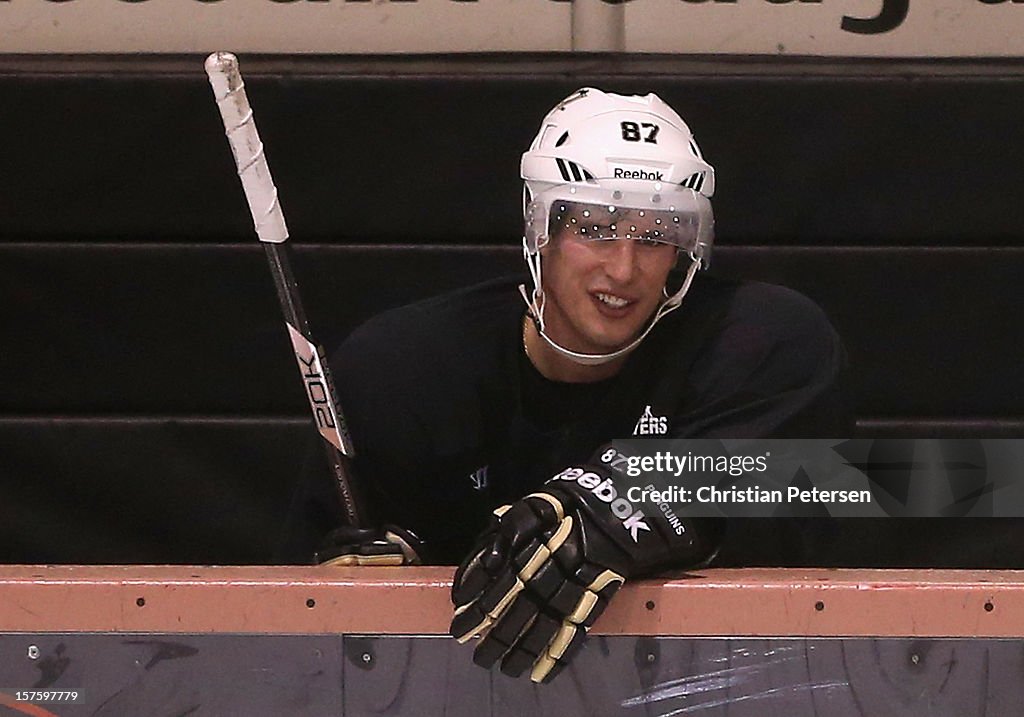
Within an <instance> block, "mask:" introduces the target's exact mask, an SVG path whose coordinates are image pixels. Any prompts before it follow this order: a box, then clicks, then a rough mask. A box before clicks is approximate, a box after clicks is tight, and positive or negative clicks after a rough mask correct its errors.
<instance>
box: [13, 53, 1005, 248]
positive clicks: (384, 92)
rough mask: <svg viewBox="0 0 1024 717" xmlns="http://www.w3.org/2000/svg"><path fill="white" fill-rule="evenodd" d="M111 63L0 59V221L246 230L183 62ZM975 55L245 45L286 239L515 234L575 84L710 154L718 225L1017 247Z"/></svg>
mask: <svg viewBox="0 0 1024 717" xmlns="http://www.w3.org/2000/svg"><path fill="white" fill-rule="evenodd" d="M121 63H122V64H118V60H116V59H115V60H111V61H108V62H107V63H106V65H104V66H99V65H97V64H96V63H94V64H93V65H92V66H89V67H86V66H84V65H81V63H79V65H78V66H76V65H75V64H73V63H68V64H66V65H62V66H60V67H59V68H58V70H57V71H49V72H43V71H40V70H38V69H36V67H35V66H34V65H33V64H32V61H31V59H28V60H22V61H21V62H8V63H7V64H8V65H10V66H11V67H10V68H9V69H8V71H7V72H6V73H0V96H2V97H3V98H4V102H3V107H2V109H0V113H2V114H0V119H2V125H3V127H4V133H3V137H2V138H0V156H3V157H4V173H5V176H6V177H7V178H8V181H7V183H6V184H5V187H4V190H5V191H4V194H5V197H4V199H5V209H4V212H2V213H0V235H8V236H9V235H24V236H62V235H63V236H67V235H74V236H88V237H102V238H108V237H120V238H136V237H142V236H149V237H162V238H181V237H188V238H191V239H193V240H199V241H211V242H216V241H222V240H223V239H224V238H226V237H231V238H236V239H237V238H241V237H244V236H246V235H247V234H248V232H249V231H250V226H251V225H250V221H249V219H248V216H247V213H246V208H245V204H244V201H243V200H242V196H241V190H240V187H239V184H238V180H237V178H236V177H235V174H234V166H233V164H232V160H231V157H230V153H229V151H228V147H227V143H226V142H225V140H224V137H223V130H222V127H221V121H220V118H219V116H218V114H217V111H216V108H215V106H214V104H213V101H212V99H211V92H210V89H209V86H208V84H207V81H206V77H205V75H204V73H203V72H202V58H201V57H199V56H197V57H195V58H186V59H183V60H181V61H177V62H170V61H168V62H165V63H163V64H162V65H161V64H155V65H154V66H153V67H151V68H149V69H148V70H147V71H146V72H145V73H139V72H137V71H131V72H125V70H126V69H131V70H134V68H136V67H138V60H137V59H135V58H124V59H123V60H122V61H121ZM978 64H979V63H975V64H974V65H972V64H971V63H970V62H969V61H965V62H961V63H958V64H957V63H941V62H934V63H930V64H929V63H927V62H917V63H913V62H910V61H907V62H903V63H901V64H900V65H899V66H893V65H892V63H889V64H886V63H878V62H874V63H872V62H870V61H859V62H858V61H852V62H849V63H846V64H845V65H839V66H838V67H837V66H836V64H835V63H834V61H830V64H828V65H818V66H816V65H815V64H814V63H809V62H799V61H796V62H794V61H787V60H776V61H772V60H770V59H768V60H765V59H762V60H757V59H751V60H747V61H746V62H744V61H742V60H736V59H732V60H722V59H719V58H710V59H707V60H705V61H694V60H687V59H686V58H683V59H681V60H677V61H675V62H673V61H672V60H666V59H665V58H657V57H654V58H650V60H649V61H648V62H643V61H633V62H631V63H628V65H627V62H620V63H618V64H616V63H614V62H610V63H600V62H594V61H593V60H591V59H590V58H585V57H577V58H573V57H561V58H557V59H555V60H553V61H552V60H550V59H548V60H547V61H546V64H545V65H544V70H545V71H538V70H539V68H540V65H539V64H538V63H537V62H536V60H535V59H534V58H529V57H524V58H520V59H518V60H511V61H509V62H506V63H503V64H502V63H491V64H490V65H488V64H486V63H482V62H481V61H480V59H479V58H475V57H465V58H458V57H451V58H446V59H442V60H440V61H438V62H435V63H434V66H433V68H432V69H430V70H426V71H421V72H413V73H409V72H407V71H406V70H405V69H404V68H407V66H408V61H406V60H403V59H402V58H370V59H358V60H351V59H345V58H340V59H337V60H334V61H333V62H328V63H327V65H326V67H325V61H324V60H323V59H322V58H321V59H310V60H307V61H305V62H304V61H303V60H302V59H301V58H290V61H289V62H288V63H287V64H286V65H282V64H280V63H279V64H278V66H277V67H273V68H267V66H266V65H265V64H261V63H259V62H250V61H249V59H248V58H244V57H243V70H244V71H245V72H246V78H247V81H246V85H247V87H248V92H249V95H250V99H251V101H252V104H253V107H254V109H255V111H256V114H257V119H258V122H259V127H260V131H261V134H262V136H263V139H264V142H265V143H266V146H267V152H268V157H269V159H270V163H271V167H272V169H273V172H274V175H275V177H276V179H277V182H278V185H279V186H280V191H281V197H282V200H283V202H284V206H285V210H286V215H287V217H288V223H289V225H290V227H291V228H292V231H293V233H294V234H295V235H296V236H300V237H307V238H315V239H318V240H332V241H333V240H351V239H352V238H359V240H366V239H369V240H371V241H396V240H398V241H401V240H404V239H405V238H407V237H410V235H414V236H415V238H417V239H425V240H430V241H447V242H481V241H483V242H493V243H500V242H501V241H503V237H507V236H514V235H516V234H517V233H518V232H519V231H520V226H519V225H520V215H519V211H520V208H521V207H520V204H519V196H520V189H519V182H518V162H519V154H520V153H521V152H522V151H523V150H524V149H525V148H526V146H527V145H528V144H529V141H530V139H531V138H532V137H533V135H534V134H535V132H536V131H537V128H538V126H539V124H540V120H541V118H542V117H543V115H544V113H545V112H546V111H547V110H548V109H549V108H550V107H552V106H553V105H554V104H555V103H556V102H557V101H558V100H560V99H561V98H563V97H565V96H566V95H567V94H568V93H569V92H570V91H572V90H574V89H576V88H577V87H580V86H582V85H592V86H596V87H601V88H604V89H608V90H612V91H618V92H625V93H634V92H640V93H645V92H650V91H654V92H657V93H659V94H660V95H661V96H662V97H663V98H664V99H665V100H667V101H668V102H669V103H670V104H672V105H673V106H674V107H676V108H677V109H678V111H679V112H680V114H682V116H683V117H684V118H685V119H686V120H687V122H689V123H690V125H691V126H692V127H693V129H694V131H695V133H696V136H697V138H698V141H699V142H700V145H701V148H702V150H703V152H704V154H705V156H706V157H707V159H708V160H709V161H710V162H711V163H712V164H713V165H714V166H715V168H716V170H717V176H718V180H719V182H718V194H717V196H716V200H715V209H716V214H717V216H718V220H719V227H720V229H721V231H722V233H723V234H725V235H727V236H730V237H733V238H735V239H737V240H739V241H742V242H743V243H748V244H749V243H772V242H774V241H776V240H779V239H782V240H784V241H786V242H795V243H799V244H805V245H830V244H834V243H837V242H841V243H871V244H873V243H886V244H888V243H893V242H898V243H905V242H956V243H972V244H979V243H990V242H992V241H1002V242H1008V241H1015V240H1016V238H1018V237H1020V236H1022V235H1024V214H1022V213H1021V212H1018V211H1015V210H1016V205H1015V196H1016V192H1015V191H1014V188H1015V187H1018V186H1020V183H1021V174H1020V167H1021V166H1024V146H1022V145H1021V143H1020V142H1017V141H1016V137H1017V135H1018V133H1019V128H1020V127H1021V126H1022V125H1024V106H1022V105H1021V103H1019V102H1017V101H1016V98H1018V97H1020V96H1021V95H1022V94H1024V71H1022V70H1021V67H1020V64H1019V63H1014V62H1004V63H1003V64H996V63H988V64H986V65H981V66H978ZM624 68H626V69H624ZM368 76H369V77H368Z"/></svg>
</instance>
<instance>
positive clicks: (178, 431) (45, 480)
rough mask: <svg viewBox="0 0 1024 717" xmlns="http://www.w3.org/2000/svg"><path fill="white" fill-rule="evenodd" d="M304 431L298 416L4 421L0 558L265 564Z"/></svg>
mask: <svg viewBox="0 0 1024 717" xmlns="http://www.w3.org/2000/svg"><path fill="white" fill-rule="evenodd" d="M310 431H311V428H310V427H309V426H308V425H307V424H306V422H305V421H288V422H281V421H276V422H269V421H253V420H243V419H238V420H234V421H201V422H195V421H185V422H180V421H176V420H174V419H170V418H168V419H163V420H153V421H140V420H132V421H126V420H116V419H95V420H90V421H84V420H71V419H61V418H52V419H48V420H45V421H44V420H39V421H21V422H15V421H10V420H5V421H0V445H2V446H3V450H2V467H3V470H2V473H0V492H2V494H3V500H2V501H0V563H29V564H31V563H144V564H159V563H184V564H228V565H230V564H246V563H251V564H260V563H266V562H269V561H270V560H271V556H272V554H273V548H274V545H275V543H276V542H277V540H278V537H279V535H280V533H281V531H282V529H283V527H284V516H285V514H286V512H287V509H288V503H289V500H290V499H291V495H292V492H293V487H292V480H293V477H294V476H295V475H297V474H298V473H299V471H300V470H301V468H302V463H303V461H304V460H305V457H306V454H307V448H308V446H307V444H308V439H307V438H308V436H309V433H310ZM315 457H316V458H317V459H319V458H320V455H319V454H315ZM310 557H311V558H312V556H310Z"/></svg>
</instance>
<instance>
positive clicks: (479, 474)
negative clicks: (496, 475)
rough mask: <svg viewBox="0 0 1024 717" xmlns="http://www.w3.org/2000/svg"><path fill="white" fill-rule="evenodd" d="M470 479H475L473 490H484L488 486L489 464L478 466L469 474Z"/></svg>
mask: <svg viewBox="0 0 1024 717" xmlns="http://www.w3.org/2000/svg"><path fill="white" fill-rule="evenodd" d="M469 479H470V480H471V481H473V490H483V489H484V488H486V487H487V466H482V467H480V468H477V469H476V470H475V471H473V472H472V473H470V474H469Z"/></svg>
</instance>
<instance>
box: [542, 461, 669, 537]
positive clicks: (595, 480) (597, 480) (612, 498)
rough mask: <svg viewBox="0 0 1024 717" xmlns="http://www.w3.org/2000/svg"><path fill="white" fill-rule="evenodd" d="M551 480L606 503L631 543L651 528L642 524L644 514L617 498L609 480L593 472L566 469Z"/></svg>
mask: <svg viewBox="0 0 1024 717" xmlns="http://www.w3.org/2000/svg"><path fill="white" fill-rule="evenodd" d="M602 478H603V480H602ZM551 480H565V481H571V482H574V483H577V484H578V485H579V486H580V487H581V488H585V489H587V490H589V491H590V492H591V493H593V494H594V497H596V498H597V499H598V500H600V501H601V502H602V503H607V504H608V507H609V508H610V509H611V511H612V515H614V516H615V517H616V518H618V519H619V520H620V521H621V522H622V527H623V528H625V529H626V530H627V531H629V535H630V537H631V538H633V542H634V543H637V542H639V537H640V531H641V530H647V531H649V530H650V529H651V526H649V525H647V523H645V522H644V513H643V511H641V510H634V508H633V504H632V503H630V502H629V501H628V500H626V499H625V498H622V497H620V496H619V492H618V491H617V490H615V484H614V483H612V479H611V478H604V477H603V476H601V475H599V474H598V473H594V472H593V471H588V470H584V469H583V468H566V469H565V470H564V471H562V472H561V473H559V474H558V475H556V476H555V477H554V478H552V479H551Z"/></svg>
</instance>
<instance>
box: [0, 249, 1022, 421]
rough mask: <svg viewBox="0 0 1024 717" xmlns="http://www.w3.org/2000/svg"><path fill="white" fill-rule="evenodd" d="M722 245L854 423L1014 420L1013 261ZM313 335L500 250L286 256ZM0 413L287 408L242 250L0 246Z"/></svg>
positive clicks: (253, 275)
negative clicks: (834, 359)
mask: <svg viewBox="0 0 1024 717" xmlns="http://www.w3.org/2000/svg"><path fill="white" fill-rule="evenodd" d="M727 241H728V238H727V237H723V244H724V245H723V246H721V247H719V248H718V249H717V250H716V251H715V253H714V256H713V259H712V261H713V265H712V270H713V271H714V272H716V273H719V274H723V275H729V276H741V277H745V278H751V279H761V280H767V281H773V282H777V283H783V284H787V285H789V286H791V287H793V288H795V289H798V290H800V291H802V292H804V293H806V294H807V295H808V296H810V297H811V298H812V299H814V300H815V301H817V302H819V303H820V304H821V305H822V306H823V307H824V308H825V310H826V311H827V312H828V314H829V316H830V317H831V319H832V321H833V323H834V324H835V325H836V327H837V328H838V330H839V332H840V334H841V335H842V336H843V339H844V340H845V343H846V346H847V349H848V351H849V354H850V360H851V378H852V381H851V393H852V396H853V399H854V407H855V409H856V412H857V414H858V415H861V416H873V417H885V416H896V417H901V416H918V417H930V418H939V419H941V418H943V417H947V418H949V417H961V418H963V417H973V418H978V417H980V418H986V417H987V418H1019V417H1020V416H1021V408H1020V400H1019V397H1020V396H1024V372H1022V371H1020V369H1019V364H1020V360H1019V359H1020V356H1021V351H1022V349H1021V347H1022V346H1024V323H1022V322H1021V321H1020V318H1019V313H1018V311H1019V304H1020V298H1019V297H1020V287H1021V286H1022V282H1024V248H1020V249H1014V248H1009V247H1007V248H1002V249H998V250H989V249H981V248H979V249H968V248H956V249H928V248H923V247H904V248H888V249H868V248H831V249H829V248H819V249H801V248H786V247H779V248H767V247H765V248H755V247H730V246H728V245H727V244H726V242H727ZM297 249H298V254H297V259H296V262H295V265H296V273H297V275H298V278H299V282H300V286H301V289H302V293H303V295H304V297H305V300H306V304H307V310H308V313H309V314H310V321H311V323H312V325H313V329H314V334H316V335H317V336H318V337H321V340H322V341H323V342H324V343H325V344H327V345H333V344H334V343H336V342H337V340H339V339H340V338H341V337H342V336H344V335H345V334H346V333H347V332H348V331H350V330H351V329H352V328H354V327H355V326H356V325H358V324H359V323H360V322H361V321H363V320H365V319H366V318H368V317H370V316H371V315H373V314H374V313H376V312H378V311H381V310H384V309H386V308H389V307H392V306H397V305H399V304H402V303H405V302H408V301H412V300H414V299H417V298H422V297H426V296H429V295H432V294H434V293H436V292H440V291H444V290H446V289H449V288H453V287H455V286H459V285H462V284H464V283H469V282H473V281H477V280H480V279H483V278H487V277H491V276H496V275H499V274H502V273H508V272H515V271H518V270H519V267H520V263H521V259H520V254H519V250H518V248H517V247H516V246H515V242H514V241H510V242H509V246H507V247H505V248H498V247H493V248H485V247H477V248H469V247H463V248H457V247H447V248H445V247H434V248H418V247H409V246H405V247H378V248H373V247H343V246H322V245H317V246H300V247H297ZM0 305H2V306H5V307H7V311H6V313H7V316H6V319H5V321H6V327H5V328H6V333H5V347H4V348H5V350H4V351H3V352H0V375H4V376H9V377H11V378H10V379H9V380H7V381H6V382H5V390H4V391H3V393H2V395H0V410H2V411H4V412H6V413H20V414H40V413H48V412H55V413H71V414H75V413H125V414H133V413H143V414H145V413H164V414H189V413H198V414H230V415H237V414H248V413H260V414H263V413H289V414H295V415H299V414H301V413H302V412H303V411H304V410H305V407H304V403H303V401H304V398H303V393H302V386H301V384H300V382H299V379H298V376H297V374H296V369H295V366H294V363H293V359H292V357H291V354H290V348H289V344H288V340H287V336H286V333H285V329H284V325H283V323H282V320H281V318H280V310H279V309H278V306H277V303H276V298H275V295H274V289H273V285H272V283H271V280H270V278H269V271H268V269H267V267H266V266H265V260H264V258H263V254H262V252H261V251H260V248H259V247H258V246H252V245H251V244H242V245H218V246H203V245H196V244H189V245H176V244H156V245H152V246H147V245H133V246H131V247H119V246H117V245H114V244H104V245H98V246H97V245H89V244H85V245H76V244H52V245H42V246H40V245H29V244H12V245H0Z"/></svg>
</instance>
